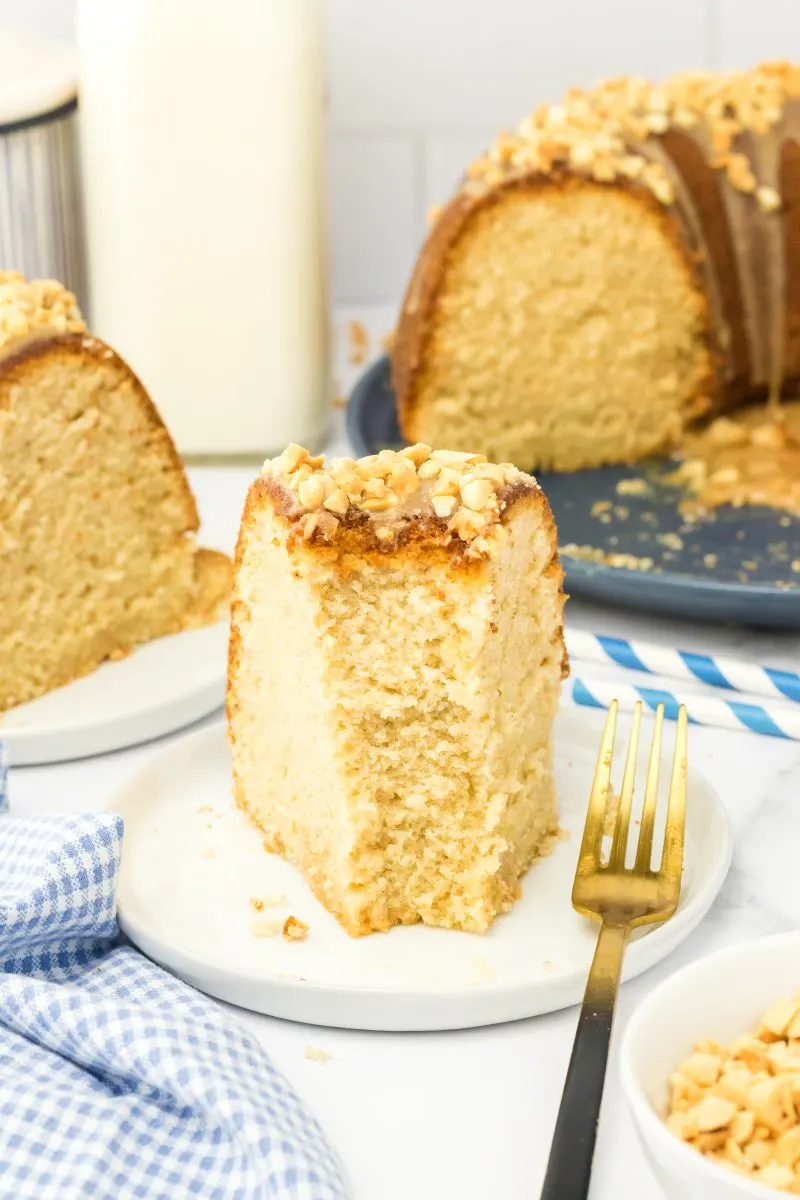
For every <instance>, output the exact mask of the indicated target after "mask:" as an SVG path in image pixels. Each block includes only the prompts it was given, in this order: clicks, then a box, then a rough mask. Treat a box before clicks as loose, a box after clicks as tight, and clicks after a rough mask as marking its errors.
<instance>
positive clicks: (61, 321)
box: [0, 271, 86, 349]
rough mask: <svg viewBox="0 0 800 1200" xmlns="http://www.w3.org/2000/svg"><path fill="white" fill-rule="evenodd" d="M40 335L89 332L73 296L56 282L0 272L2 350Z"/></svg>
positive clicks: (13, 272)
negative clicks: (28, 278) (14, 343)
mask: <svg viewBox="0 0 800 1200" xmlns="http://www.w3.org/2000/svg"><path fill="white" fill-rule="evenodd" d="M39 332H41V333H43V334H58V333H85V332H86V324H85V322H84V320H83V317H82V316H81V314H80V310H79V309H78V305H77V301H76V300H75V297H74V296H73V294H72V292H68V291H67V289H66V288H65V287H64V286H63V285H62V284H60V283H58V282H57V281H56V280H55V279H33V280H31V281H30V282H28V280H27V279H26V278H25V276H24V275H21V274H20V273H19V271H0V349H3V348H4V347H5V346H7V345H8V344H9V343H10V342H14V341H16V340H17V339H21V338H27V337H30V336H32V335H34V334H36V333H39Z"/></svg>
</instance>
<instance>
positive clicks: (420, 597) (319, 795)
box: [228, 445, 565, 934]
mask: <svg viewBox="0 0 800 1200" xmlns="http://www.w3.org/2000/svg"><path fill="white" fill-rule="evenodd" d="M561 581H562V572H561V567H560V564H559V561H558V557H557V552H556V531H555V527H554V524H553V518H552V515H551V513H550V509H549V507H548V504H547V500H546V499H545V497H544V494H543V493H542V491H541V489H540V488H539V486H538V485H537V483H536V481H535V480H534V479H532V478H531V477H530V476H529V475H525V474H523V473H522V472H521V471H518V470H516V469H515V468H514V467H511V466H509V465H507V464H504V465H501V466H496V465H494V464H492V463H488V462H486V461H485V459H484V458H483V457H482V456H481V455H478V454H466V453H455V452H452V451H446V450H439V451H434V452H433V453H432V452H431V450H430V449H429V448H428V447H427V446H422V445H416V446H411V447H409V448H408V449H405V450H402V451H400V452H399V453H394V452H392V451H388V450H384V451H382V452H381V453H380V454H378V455H377V456H371V457H369V458H362V459H359V460H358V461H353V460H352V459H338V460H336V461H333V462H332V463H331V464H330V466H329V467H327V468H326V467H325V466H324V465H323V459H322V458H321V457H319V458H312V457H311V456H310V455H309V454H308V453H307V451H305V450H304V449H302V447H300V446H296V445H292V446H290V447H289V448H288V449H287V450H285V451H284V453H283V454H282V455H281V456H280V457H279V458H276V459H274V460H272V461H270V462H267V463H266V464H265V467H264V471H263V473H262V475H261V477H260V478H259V479H257V480H256V482H255V483H254V484H253V486H252V488H251V489H250V494H249V496H248V499H247V503H246V506H245V511H244V516H243V518H242V526H241V531H240V535H239V545H238V549H237V558H236V568H235V585H234V601H233V612H232V633H231V650H230V668H229V677H228V722H229V733H230V741H231V745H232V748H233V760H234V778H235V795H236V799H237V802H238V804H239V805H240V806H241V807H242V808H244V809H246V810H247V811H248V812H249V813H250V815H251V816H252V817H253V819H254V820H255V821H256V822H257V823H258V824H259V825H260V826H261V828H262V829H263V830H264V832H265V834H266V845H267V847H268V848H269V849H271V850H274V851H275V852H277V853H279V854H281V855H283V856H284V857H285V858H287V859H288V860H290V861H291V862H293V863H295V864H296V865H297V866H298V867H300V869H301V870H302V871H303V872H304V874H305V876H306V878H307V879H308V881H309V883H310V884H311V886H312V888H313V889H314V891H315V892H316V894H317V896H318V897H319V898H320V899H321V900H322V902H323V903H324V904H325V905H326V906H327V907H328V908H329V909H330V911H331V912H332V913H334V915H335V916H336V917H337V918H338V920H339V921H340V922H341V924H342V925H343V926H344V928H345V929H346V930H347V931H348V932H349V933H351V934H362V933H367V932H369V931H370V930H376V929H387V928H389V926H391V925H395V924H399V923H403V924H411V923H413V922H415V921H425V922H426V923H428V924H431V925H444V926H449V927H453V928H460V929H468V930H474V931H482V930H485V929H486V928H487V927H488V925H489V924H490V923H491V921H492V920H493V918H494V917H495V916H496V915H497V914H498V913H500V912H503V911H504V910H505V909H507V908H508V907H509V906H510V905H511V903H512V901H513V900H514V898H515V897H516V896H517V895H518V894H519V880H520V877H521V876H522V874H523V872H524V871H525V870H526V868H527V867H528V866H529V865H530V864H531V863H532V862H533V860H534V859H535V858H536V857H537V856H538V855H540V854H542V853H544V852H545V851H546V849H547V847H548V844H549V841H550V839H551V838H552V836H553V834H554V833H555V832H556V828H557V824H556V808H555V800H554V794H553V776H552V765H551V734H552V726H553V718H554V716H555V712H556V708H557V705H558V696H559V687H560V681H561V678H562V674H563V672H564V668H565V654H564V645H563V639H562V610H563V603H564V596H563V593H562V589H561Z"/></svg>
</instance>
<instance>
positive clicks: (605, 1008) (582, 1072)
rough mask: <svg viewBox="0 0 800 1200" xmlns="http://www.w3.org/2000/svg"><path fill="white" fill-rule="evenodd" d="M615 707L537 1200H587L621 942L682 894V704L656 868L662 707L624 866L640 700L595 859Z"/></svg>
mask: <svg viewBox="0 0 800 1200" xmlns="http://www.w3.org/2000/svg"><path fill="white" fill-rule="evenodd" d="M617 708H618V705H617V701H616V700H615V701H613V703H612V704H611V706H610V708H609V710H608V717H607V720H606V726H605V730H604V731H603V740H602V741H601V743H600V754H599V756H598V759H597V767H596V769H595V773H594V782H593V784H592V792H591V796H590V799H589V810H588V812H587V814H586V825H585V828H584V831H583V841H582V842H581V850H580V857H579V859H578V869H577V872H576V874H575V883H574V885H573V888H572V905H573V908H575V909H577V911H578V912H579V913H583V914H584V916H587V917H593V918H594V919H595V920H598V921H600V922H601V925H600V935H599V937H598V939H597V948H596V950H595V953H594V959H593V961H592V967H591V970H590V972H589V979H588V981H587V984H586V992H585V994H584V997H583V1007H582V1008H581V1013H580V1017H579V1019H578V1029H577V1032H576V1034H575V1043H574V1045H573V1047H572V1057H571V1059H570V1063H569V1069H568V1071H567V1078H566V1082H565V1084H564V1093H563V1095H562V1098H561V1107H560V1108H559V1110H558V1118H557V1120H556V1128H555V1133H554V1135H553V1143H552V1147H551V1149H550V1160H549V1162H548V1164H547V1173H546V1175H545V1180H544V1187H543V1189H542V1200H583V1198H584V1197H586V1196H587V1195H588V1192H589V1179H590V1176H591V1171H592V1157H593V1155H594V1145H595V1140H596V1137H597V1122H598V1119H599V1116H600V1102H601V1100H602V1098H603V1083H604V1081H605V1075H606V1064H607V1062H608V1047H609V1042H610V1039H611V1026H612V1022H613V1019H614V1005H615V1003H616V999H617V991H618V988H619V977H620V971H621V969H622V956H623V952H624V950H625V943H626V940H627V937H628V934H629V933H630V931H631V929H633V928H634V927H635V926H637V925H655V924H656V923H658V922H659V921H666V920H667V919H668V918H669V917H671V916H672V914H673V913H674V912H675V909H676V908H677V906H678V898H679V896H680V890H681V871H682V868H683V835H684V825H685V818H686V725H687V721H686V709H685V708H684V707H683V705H681V707H680V710H679V712H678V724H677V732H676V736H675V753H674V758H673V761H672V776H671V779H670V786H669V807H668V810H667V823H666V832H665V837H664V846H663V850H662V854H661V863H660V866H659V868H658V870H655V871H654V870H653V869H652V857H653V830H654V828H655V817H656V803H657V799H658V771H659V765H660V761H661V733H662V728H663V724H664V705H663V704H660V705H659V706H658V711H657V713H656V724H655V730H654V732H653V741H652V744H651V746H650V761H649V764H648V767H647V783H646V787H645V798H644V807H643V809H642V820H641V827H640V830H639V841H638V845H637V848H636V860H635V863H634V865H633V866H632V867H627V866H626V865H625V858H626V851H627V846H628V831H629V828H630V820H631V806H632V801H633V783H634V776H635V773H636V756H637V751H638V747H639V728H640V726H641V721H642V704H641V701H640V702H639V703H638V704H637V705H636V710H635V713H634V717H633V728H632V730H631V739H630V744H629V746H628V755H627V758H626V760H625V774H624V776H623V781H622V792H621V794H620V799H619V809H618V812H617V816H616V822H615V824H614V837H613V840H612V843H611V852H610V855H609V859H608V862H607V864H603V862H602V861H601V851H602V843H603V836H604V834H605V830H606V824H607V820H608V809H609V798H610V796H611V788H610V782H611V757H612V753H613V747H614V734H615V732H616V727H617ZM609 823H610V822H609Z"/></svg>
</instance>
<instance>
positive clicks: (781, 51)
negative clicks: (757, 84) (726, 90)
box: [710, 0, 800, 69]
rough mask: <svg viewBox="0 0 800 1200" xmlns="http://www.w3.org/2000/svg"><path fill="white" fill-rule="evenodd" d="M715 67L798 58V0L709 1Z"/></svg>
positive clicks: (744, 65) (799, 16) (799, 50)
mask: <svg viewBox="0 0 800 1200" xmlns="http://www.w3.org/2000/svg"><path fill="white" fill-rule="evenodd" d="M710 2H711V4H712V20H713V28H714V39H713V46H714V66H715V67H720V68H723V69H727V68H739V67H747V66H750V65H751V64H752V63H754V62H759V61H761V60H762V59H765V58H792V59H800V3H798V0H759V3H758V4H754V3H753V2H752V0H710Z"/></svg>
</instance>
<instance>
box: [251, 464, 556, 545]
mask: <svg viewBox="0 0 800 1200" xmlns="http://www.w3.org/2000/svg"><path fill="white" fill-rule="evenodd" d="M262 478H263V479H264V480H266V481H267V484H268V491H269V492H270V494H271V495H272V496H273V498H274V499H275V500H276V501H277V503H276V507H277V508H278V509H279V511H280V512H281V514H282V515H283V516H284V517H285V518H287V519H288V520H289V521H290V522H291V523H292V524H293V525H295V526H296V527H297V530H298V532H299V533H300V534H301V536H302V538H303V540H304V541H306V542H311V541H318V542H326V543H331V542H333V541H335V540H336V539H337V538H338V537H339V536H340V535H341V533H342V531H343V530H344V531H358V532H359V533H360V534H366V535H367V538H368V542H369V543H370V544H374V546H375V548H378V549H383V550H386V551H391V550H392V549H394V548H395V547H397V546H399V545H401V544H404V543H407V542H408V540H409V538H410V537H415V538H416V540H417V541H420V540H428V541H429V542H433V543H435V544H436V545H437V546H449V547H451V548H452V549H454V550H456V551H458V550H459V549H460V550H462V551H463V553H464V555H465V557H467V558H472V559H476V558H484V557H487V556H488V555H489V554H490V553H491V551H492V548H493V546H496V545H498V544H499V543H501V542H502V541H503V540H504V539H505V536H506V531H505V529H504V527H503V523H504V520H505V519H506V517H507V515H508V513H509V511H510V509H511V507H512V505H513V503H514V502H515V501H516V500H517V499H519V498H520V497H521V496H523V495H525V494H529V493H537V494H541V489H540V488H539V485H538V484H537V483H536V480H535V479H533V478H532V476H530V475H526V474H525V473H524V472H523V471H519V470H517V468H516V467H514V466H512V465H511V464H510V463H500V464H495V463H490V462H487V460H486V458H485V456H484V455H482V454H466V453H462V452H460V451H456V450H432V449H431V447H430V446H425V445H422V444H421V443H420V444H417V445H415V446H407V447H406V448H405V449H403V450H399V451H394V450H381V452H380V454H371V455H368V456H367V457H365V458H359V459H352V458H336V459H333V460H332V461H331V462H330V463H329V464H328V465H327V466H326V465H325V459H324V455H317V456H314V455H311V454H309V452H308V451H307V450H305V449H304V448H303V447H302V446H298V445H296V444H295V443H292V445H290V446H288V447H287V448H286V450H284V452H283V453H282V454H280V455H279V456H278V457H277V458H273V459H268V460H267V462H266V463H265V464H264V468H263V471H262ZM362 540H363V539H362Z"/></svg>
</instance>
